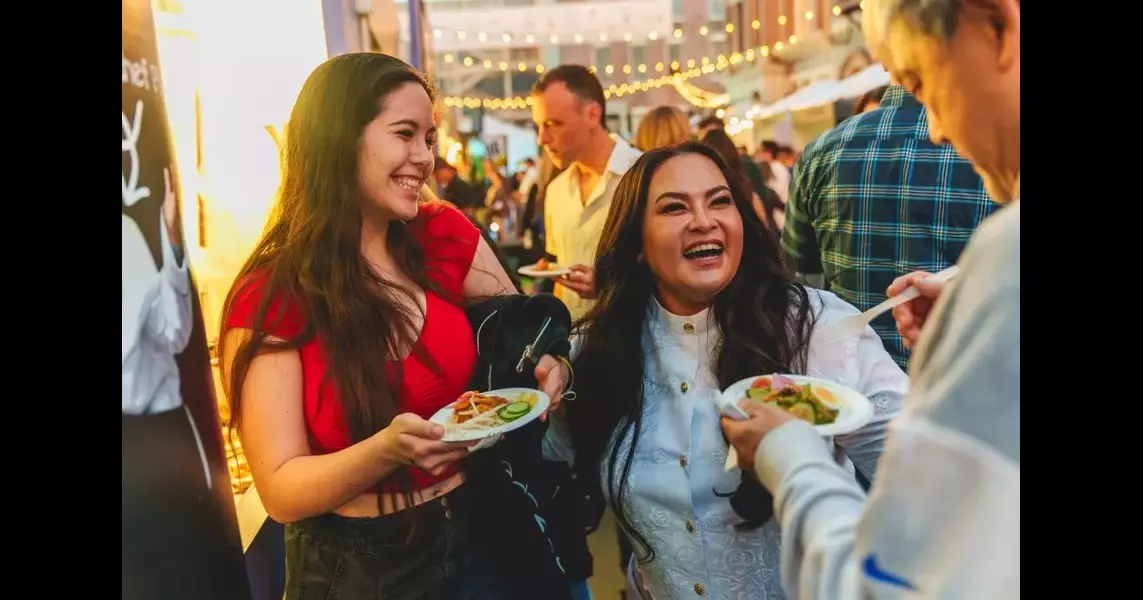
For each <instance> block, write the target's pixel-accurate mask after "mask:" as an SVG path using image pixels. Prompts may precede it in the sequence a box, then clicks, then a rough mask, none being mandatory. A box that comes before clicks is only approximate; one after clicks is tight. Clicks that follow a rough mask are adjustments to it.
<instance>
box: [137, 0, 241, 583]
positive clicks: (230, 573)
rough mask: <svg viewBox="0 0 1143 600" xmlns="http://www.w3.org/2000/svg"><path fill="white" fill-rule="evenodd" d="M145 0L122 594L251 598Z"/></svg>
mask: <svg viewBox="0 0 1143 600" xmlns="http://www.w3.org/2000/svg"><path fill="white" fill-rule="evenodd" d="M166 117H167V116H166V108H165V106H164V100H163V78H162V71H161V70H160V68H159V53H158V46H157V41H156V33H155V23H154V14H153V13H152V5H151V2H150V0H123V121H122V125H123V147H122V151H123V161H122V164H123V190H122V191H123V219H122V225H123V232H122V240H123V248H122V260H123V273H122V279H123V339H122V351H123V404H122V409H123V410H122V412H123V471H122V478H123V540H122V545H123V598H124V599H129V600H135V599H139V600H144V599H146V600H152V599H156V598H163V599H170V600H181V599H184V598H185V599H187V600H190V599H199V598H211V599H219V600H231V599H234V600H248V599H249V597H250V587H249V583H248V581H247V579H246V570H245V562H244V560H243V556H242V545H241V540H240V537H239V534H238V521H237V517H236V516H235V509H234V497H233V495H232V493H231V487H230V480H229V475H228V473H227V468H226V461H225V457H224V455H223V446H222V438H221V429H220V424H219V417H218V406H217V404H216V403H215V398H214V392H213V382H212V380H211V374H210V363H209V357H208V353H207V348H206V336H205V334H204V327H203V321H202V315H201V312H200V307H199V306H198V302H197V294H196V293H195V286H194V282H193V279H192V278H191V275H190V269H189V265H188V264H187V256H186V254H185V252H184V251H183V235H182V223H181V220H180V218H179V215H180V210H179V197H178V185H177V183H178V173H177V170H176V168H175V165H174V161H173V155H174V153H173V151H172V149H171V139H170V128H169V125H168V123H167V118H166Z"/></svg>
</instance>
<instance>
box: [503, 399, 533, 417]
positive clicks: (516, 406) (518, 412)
mask: <svg viewBox="0 0 1143 600" xmlns="http://www.w3.org/2000/svg"><path fill="white" fill-rule="evenodd" d="M531 410H532V406H531V405H530V404H528V403H527V402H525V401H523V400H517V401H515V402H512V403H510V404H506V405H504V406H502V407H500V410H498V411H496V414H497V415H498V416H499V417H500V418H501V419H504V420H505V421H509V422H511V421H515V420H516V419H519V418H520V417H522V416H524V415H526V414H528V413H529V412H530V411H531Z"/></svg>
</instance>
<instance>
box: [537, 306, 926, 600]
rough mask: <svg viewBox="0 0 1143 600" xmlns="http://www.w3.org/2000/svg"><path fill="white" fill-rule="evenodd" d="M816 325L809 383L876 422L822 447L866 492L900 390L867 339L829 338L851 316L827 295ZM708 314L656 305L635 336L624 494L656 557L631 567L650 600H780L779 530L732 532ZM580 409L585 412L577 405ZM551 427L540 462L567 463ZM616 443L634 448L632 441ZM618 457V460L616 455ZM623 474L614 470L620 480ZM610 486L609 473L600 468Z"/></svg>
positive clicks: (875, 341)
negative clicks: (637, 346)
mask: <svg viewBox="0 0 1143 600" xmlns="http://www.w3.org/2000/svg"><path fill="white" fill-rule="evenodd" d="M810 298H811V302H812V305H813V310H814V312H815V313H816V314H818V315H819V316H818V320H817V325H816V327H815V330H814V333H813V335H812V336H811V338H810V351H809V361H808V369H807V373H806V375H809V376H813V377H820V378H823V379H830V380H833V381H837V382H839V383H842V384H844V385H847V386H849V387H851V388H853V389H855V390H857V391H859V392H861V393H863V394H864V395H865V396H866V397H868V398H870V399H871V400H872V401H873V404H874V407H875V409H876V412H875V415H874V417H873V419H872V420H871V421H870V422H869V423H868V424H867V425H866V426H865V427H864V428H862V429H861V430H859V431H856V432H854V433H852V434H848V435H844V436H837V437H835V438H832V439H826V440H825V443H826V444H828V445H829V446H830V447H831V448H833V452H834V455H835V456H836V457H837V460H838V462H839V464H841V465H842V466H843V467H844V468H846V469H847V470H849V471H851V472H852V471H853V469H854V464H856V465H857V467H858V468H859V469H861V471H862V472H863V473H864V474H865V475H866V476H867V477H868V478H869V479H870V480H871V481H872V479H873V473H874V471H875V469H876V463H877V459H878V457H879V456H880V454H881V449H882V445H883V443H884V440H885V434H886V426H887V424H888V423H889V420H890V418H891V417H893V415H895V414H896V413H897V412H898V411H900V410H901V404H902V399H903V398H904V396H905V393H906V391H907V388H908V378H907V377H906V376H905V374H904V373H903V372H902V371H901V369H900V367H898V366H897V364H896V363H894V362H893V359H892V358H891V357H890V356H889V354H888V353H887V352H886V351H885V349H884V347H883V346H882V344H881V340H880V339H879V338H878V337H877V334H876V333H874V331H873V329H871V328H869V327H866V328H865V331H864V333H863V334H862V335H861V336H860V337H857V336H852V335H849V336H845V335H844V334H843V333H841V332H839V331H838V329H836V328H835V329H831V328H830V327H829V326H830V325H831V324H833V323H837V322H838V321H840V320H841V319H844V318H845V317H847V316H850V315H853V314H856V313H857V312H858V311H857V309H856V308H854V307H853V306H851V305H849V304H847V303H846V302H845V301H843V300H841V299H840V298H838V297H837V296H835V295H834V294H832V293H829V292H824V291H820V290H810ZM717 329H718V328H717V325H716V324H715V323H714V321H713V318H712V316H711V315H710V313H709V310H708V311H703V312H701V313H699V314H696V315H693V316H690V317H680V316H677V315H673V314H671V313H668V312H667V311H666V310H665V309H664V308H663V307H662V306H660V305H659V303H658V302H657V301H652V303H651V306H649V307H648V308H647V313H646V319H645V320H644V325H643V349H644V352H645V357H644V362H643V370H644V380H643V393H644V398H645V403H644V408H643V410H644V416H643V422H642V431H641V432H640V437H639V448H637V449H636V452H635V455H634V460H635V463H636V464H635V465H633V468H632V469H631V480H630V481H629V482H628V494H629V500H628V505H627V512H629V513H630V514H629V518H630V519H631V522H632V524H633V525H634V526H635V527H636V528H637V529H638V530H639V531H640V532H641V533H642V534H643V535H644V536H645V537H646V538H647V540H648V541H649V542H650V544H651V545H652V547H653V548H654V549H655V552H656V556H655V559H654V560H653V561H652V562H651V563H650V564H647V565H641V566H639V574H640V576H641V579H642V580H643V583H644V585H645V586H646V588H647V589H648V591H649V592H650V594H651V596H652V597H653V598H654V599H655V600H665V599H670V598H695V597H697V596H703V597H711V598H717V599H739V598H750V599H758V600H778V599H783V598H785V595H784V593H783V591H782V585H781V582H780V580H779V564H778V546H779V539H780V538H779V530H778V526H777V524H776V523H775V521H774V520H770V521H769V522H768V523H767V524H766V525H764V526H763V527H761V528H759V529H756V530H753V531H737V530H735V528H734V525H735V524H736V523H739V522H740V521H741V519H740V518H739V517H738V516H737V515H735V514H734V512H733V511H732V510H731V508H730V500H729V498H726V497H718V496H716V495H715V491H718V492H719V493H722V494H726V493H729V492H733V491H734V490H735V489H737V488H738V484H739V482H740V478H741V471H739V470H737V469H735V470H733V471H731V472H726V471H725V470H724V463H725V460H726V452H727V445H726V442H725V440H724V439H723V436H722V431H721V428H720V427H719V414H718V412H717V410H716V408H715V400H716V399H717V398H718V396H719V393H720V392H719V386H718V383H717V381H716V379H715V376H714V373H713V369H712V366H713V364H712V363H713V358H714V357H713V349H714V348H715V347H716V345H717V343H718V341H719V332H718V330H717ZM577 401H580V402H582V401H585V399H580V400H577ZM561 417H562V415H554V416H553V421H552V425H553V426H552V427H551V428H550V429H549V433H548V435H547V438H546V439H545V445H544V453H545V455H546V456H547V457H548V458H549V459H551V460H566V461H568V462H571V461H572V460H574V452H573V450H572V448H571V446H570V436H569V435H568V432H567V424H566V422H564V421H563V420H562V419H561ZM624 434H625V435H623V439H622V443H623V444H625V445H626V444H630V443H631V436H630V431H626V432H624ZM620 456H626V454H625V453H620ZM617 471H620V469H617ZM601 473H602V476H603V477H606V465H601Z"/></svg>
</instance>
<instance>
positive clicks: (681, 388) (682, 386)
mask: <svg viewBox="0 0 1143 600" xmlns="http://www.w3.org/2000/svg"><path fill="white" fill-rule="evenodd" d="M679 389H680V390H682V391H683V393H684V394H685V393H687V390H689V389H691V386H689V385H687V382H685V381H684V382H682V383H680V384H679Z"/></svg>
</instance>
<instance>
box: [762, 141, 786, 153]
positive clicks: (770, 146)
mask: <svg viewBox="0 0 1143 600" xmlns="http://www.w3.org/2000/svg"><path fill="white" fill-rule="evenodd" d="M762 149H763V150H765V151H766V152H769V153H770V156H774V157H777V156H778V152H779V151H780V150H781V149H782V147H781V146H779V145H778V142H775V141H774V140H762Z"/></svg>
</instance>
